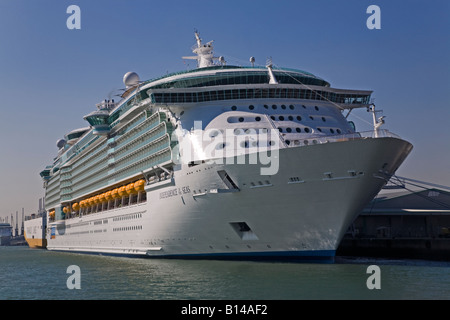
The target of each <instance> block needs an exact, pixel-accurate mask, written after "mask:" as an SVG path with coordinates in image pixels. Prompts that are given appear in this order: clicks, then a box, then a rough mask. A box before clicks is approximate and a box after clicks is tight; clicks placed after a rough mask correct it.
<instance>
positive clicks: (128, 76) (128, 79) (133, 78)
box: [123, 71, 139, 88]
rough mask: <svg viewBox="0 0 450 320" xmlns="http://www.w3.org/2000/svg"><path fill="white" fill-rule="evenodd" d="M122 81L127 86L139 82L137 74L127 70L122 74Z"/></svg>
mask: <svg viewBox="0 0 450 320" xmlns="http://www.w3.org/2000/svg"><path fill="white" fill-rule="evenodd" d="M123 83H124V84H125V85H126V86H127V88H128V87H132V86H135V85H137V84H138V83H139V76H138V74H137V73H136V72H132V71H130V72H127V73H125V75H124V76H123Z"/></svg>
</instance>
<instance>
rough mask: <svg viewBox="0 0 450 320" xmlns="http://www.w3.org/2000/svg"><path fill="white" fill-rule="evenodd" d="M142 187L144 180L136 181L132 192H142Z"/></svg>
mask: <svg viewBox="0 0 450 320" xmlns="http://www.w3.org/2000/svg"><path fill="white" fill-rule="evenodd" d="M144 186H145V180H144V179H141V180H138V181H136V182H135V183H134V190H135V191H136V192H139V191H144Z"/></svg>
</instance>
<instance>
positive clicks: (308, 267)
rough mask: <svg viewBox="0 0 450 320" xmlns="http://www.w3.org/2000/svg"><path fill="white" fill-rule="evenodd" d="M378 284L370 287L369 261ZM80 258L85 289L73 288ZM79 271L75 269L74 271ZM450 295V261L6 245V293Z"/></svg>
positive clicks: (2, 269)
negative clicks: (303, 259) (207, 255)
mask: <svg viewBox="0 0 450 320" xmlns="http://www.w3.org/2000/svg"><path fill="white" fill-rule="evenodd" d="M370 265H377V266H379V268H380V269H379V284H380V289H376V288H375V289H369V288H368V285H367V282H368V278H369V277H370V276H371V275H372V273H371V272H369V273H368V266H370ZM69 266H78V267H79V273H78V276H79V278H78V280H79V284H80V289H76V288H75V289H69V288H68V279H69V277H71V276H72V273H71V272H70V271H69V273H68V267H69ZM73 274H75V273H73ZM449 298H450V262H436V261H422V260H386V259H373V258H343V257H338V258H337V261H336V263H334V264H307V263H276V262H248V261H211V260H165V259H163V260H153V259H132V258H121V257H109V256H98V255H85V254H73V253H60V252H51V251H47V250H40V249H30V248H28V247H0V300H56V299H57V300H66V299H67V300H74V299H76V300H80V299H81V300H84V299H89V300H92V299H95V300H110V299H114V300H136V299H140V300H141V299H145V300H205V299H206V300H305V299H320V300H322V299H327V300H328V299H332V300H336V299H339V300H340V299H358V300H359V299H364V300H365V299H384V300H386V299H389V300H391V299H394V300H397V299H407V300H411V299H432V300H444V299H445V300H447V299H449Z"/></svg>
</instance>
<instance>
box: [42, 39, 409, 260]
mask: <svg viewBox="0 0 450 320" xmlns="http://www.w3.org/2000/svg"><path fill="white" fill-rule="evenodd" d="M195 38H196V43H195V44H194V46H193V47H192V51H193V53H194V55H193V56H188V57H183V59H185V60H186V59H193V60H196V63H197V67H196V68H195V69H192V70H187V71H181V72H178V73H172V74H167V75H164V76H162V77H159V78H155V79H151V80H147V81H141V80H140V78H139V76H138V75H137V73H135V72H128V73H126V74H125V76H124V78H123V81H124V85H125V87H126V88H125V89H124V90H123V92H122V93H121V95H120V101H118V102H115V101H114V100H104V101H102V102H101V103H98V104H97V105H96V108H95V109H94V111H93V112H91V113H89V114H88V115H86V116H84V119H85V120H86V121H87V122H88V123H89V126H86V127H84V128H81V129H76V130H73V131H71V132H68V133H67V134H66V135H65V137H64V138H63V139H60V140H58V141H57V147H58V154H57V156H56V157H55V158H54V160H53V162H52V163H51V164H49V165H48V166H46V167H45V169H44V170H43V171H42V172H41V173H40V175H41V177H42V178H43V180H44V188H45V209H46V211H47V212H48V224H47V235H46V238H47V249H48V250H57V251H70V252H79V253H98V254H110V255H121V256H136V257H150V258H152V257H153V258H194V259H204V258H210V259H276V260H281V259H286V260H289V261H312V262H333V261H334V256H335V251H336V248H337V246H338V245H339V242H340V240H341V239H342V237H343V235H344V233H345V232H346V230H347V228H348V226H349V225H350V224H351V223H352V221H353V220H354V218H355V217H356V216H357V215H358V214H359V213H360V211H361V210H362V208H363V207H364V206H365V205H366V204H367V203H368V202H369V201H370V200H371V199H372V198H373V197H374V196H375V195H376V194H377V193H378V192H379V190H380V189H381V188H382V187H383V186H384V185H385V184H386V183H387V181H388V180H389V178H390V177H391V176H392V175H393V174H394V172H395V171H396V170H397V168H398V167H399V166H400V165H401V163H402V162H403V161H404V159H405V158H406V157H407V155H408V154H409V152H410V151H411V149H412V145H411V144H410V143H409V142H407V141H405V140H403V139H401V138H399V137H398V136H397V135H395V134H393V133H391V132H389V131H388V130H386V129H382V128H381V127H382V125H383V124H384V117H382V116H379V111H378V110H375V106H374V105H373V104H371V94H372V91H368V90H351V89H337V88H332V87H331V86H330V83H329V82H328V81H326V80H324V79H322V78H320V77H317V76H315V75H313V74H312V73H309V72H306V71H302V70H296V69H290V68H281V67H278V66H275V65H274V64H273V63H272V61H271V60H268V61H267V63H266V64H265V65H262V66H258V65H255V59H254V58H253V57H251V58H250V60H249V63H248V65H247V66H242V65H231V64H228V63H227V61H226V60H225V58H224V57H215V56H214V52H213V41H210V42H207V43H203V41H202V39H201V38H200V35H199V33H198V32H195ZM355 108H365V109H367V111H369V113H368V115H369V116H370V121H371V122H373V130H371V131H370V132H359V131H357V129H356V127H355V125H354V123H353V122H351V121H348V116H349V114H350V113H351V112H352V110H353V109H355Z"/></svg>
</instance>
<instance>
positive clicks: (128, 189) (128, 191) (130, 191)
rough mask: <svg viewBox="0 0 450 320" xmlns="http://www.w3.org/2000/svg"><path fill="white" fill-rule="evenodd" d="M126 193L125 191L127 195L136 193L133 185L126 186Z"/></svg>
mask: <svg viewBox="0 0 450 320" xmlns="http://www.w3.org/2000/svg"><path fill="white" fill-rule="evenodd" d="M126 191H127V194H132V193H136V191H135V190H134V183H130V184H128V185H127V187H126Z"/></svg>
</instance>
